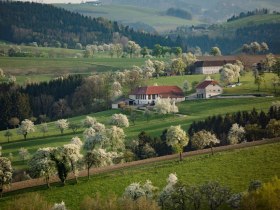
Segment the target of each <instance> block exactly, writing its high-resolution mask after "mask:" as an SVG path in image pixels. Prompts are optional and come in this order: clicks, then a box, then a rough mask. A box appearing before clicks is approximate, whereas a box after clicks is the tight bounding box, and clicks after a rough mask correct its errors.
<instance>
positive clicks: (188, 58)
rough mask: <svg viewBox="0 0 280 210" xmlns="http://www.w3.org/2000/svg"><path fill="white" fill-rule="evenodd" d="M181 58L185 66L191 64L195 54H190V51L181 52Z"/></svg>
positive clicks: (194, 59) (194, 60) (195, 59)
mask: <svg viewBox="0 0 280 210" xmlns="http://www.w3.org/2000/svg"><path fill="white" fill-rule="evenodd" d="M182 59H183V61H184V63H185V64H186V66H187V67H189V66H191V65H193V64H194V63H195V62H196V61H197V58H196V56H195V55H194V54H192V53H191V52H188V53H183V54H182Z"/></svg>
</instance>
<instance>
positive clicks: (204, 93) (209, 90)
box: [196, 78, 223, 98]
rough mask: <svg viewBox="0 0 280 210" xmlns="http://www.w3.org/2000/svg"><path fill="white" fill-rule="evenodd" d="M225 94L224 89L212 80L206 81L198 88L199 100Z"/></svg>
mask: <svg viewBox="0 0 280 210" xmlns="http://www.w3.org/2000/svg"><path fill="white" fill-rule="evenodd" d="M222 93H223V88H222V87H221V86H220V85H219V83H218V82H217V81H215V80H212V79H211V78H207V79H205V80H204V81H203V82H201V83H200V84H198V85H197V86H196V97H197V98H210V97H212V96H216V95H220V94H222Z"/></svg>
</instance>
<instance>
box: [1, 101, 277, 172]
mask: <svg viewBox="0 0 280 210" xmlns="http://www.w3.org/2000/svg"><path fill="white" fill-rule="evenodd" d="M277 99H278V98H248V99H244V98H243V99H211V100H198V101H185V102H183V103H180V104H179V105H178V106H179V110H180V114H182V115H181V116H168V117H165V118H163V117H161V116H157V115H154V116H152V117H151V119H150V121H149V122H147V121H146V119H145V118H144V116H143V115H142V113H141V112H140V113H139V114H138V116H137V119H136V122H135V123H136V124H135V125H132V124H131V125H130V127H129V128H125V129H124V131H125V134H126V136H127V140H131V139H135V138H137V135H138V134H139V133H140V132H141V131H145V132H147V133H149V134H150V135H152V136H160V134H161V133H162V131H163V130H164V129H166V128H168V127H169V126H171V125H182V127H183V128H184V129H188V127H189V126H190V124H191V123H192V122H193V121H195V120H202V119H205V118H206V117H208V116H212V115H217V114H226V113H232V112H236V111H239V110H240V111H243V110H252V109H253V108H254V107H255V108H256V109H257V110H259V111H260V110H264V111H267V110H268V108H269V107H270V105H271V103H272V102H273V101H276V100H277ZM117 112H119V111H118V110H110V111H105V112H99V113H95V114H91V116H94V117H96V118H97V120H98V121H99V122H102V123H105V124H106V126H108V119H109V117H110V116H111V115H112V114H114V113H117ZM83 119H85V116H79V117H74V118H71V119H68V120H69V121H70V122H76V123H81V121H82V120H83ZM48 127H49V132H48V133H46V136H45V137H43V134H42V133H41V132H40V125H37V126H36V132H35V133H30V134H28V136H27V141H24V140H23V136H22V135H18V134H17V133H16V130H15V129H13V130H11V132H12V133H13V137H12V140H11V142H10V143H7V139H6V138H5V137H4V132H5V131H1V132H0V142H1V146H2V147H3V155H4V156H8V155H9V153H13V155H14V160H13V163H14V166H15V167H16V168H22V167H24V163H23V162H22V161H20V160H19V157H18V150H19V149H20V148H21V147H24V148H26V149H28V150H29V152H30V153H34V152H35V151H36V150H37V149H38V148H40V147H49V146H59V145H63V144H65V143H68V142H69V141H70V139H71V138H72V137H74V136H80V137H82V132H83V130H84V128H81V129H79V131H78V133H77V134H73V132H72V131H71V130H65V132H64V134H63V135H61V134H60V131H59V130H58V129H57V128H55V125H54V122H51V123H49V124H48Z"/></svg>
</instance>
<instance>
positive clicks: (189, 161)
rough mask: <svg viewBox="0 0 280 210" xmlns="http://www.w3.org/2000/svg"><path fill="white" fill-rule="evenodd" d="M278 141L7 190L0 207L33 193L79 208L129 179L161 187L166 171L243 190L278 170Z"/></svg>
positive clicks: (192, 181) (184, 179) (116, 189)
mask: <svg viewBox="0 0 280 210" xmlns="http://www.w3.org/2000/svg"><path fill="white" fill-rule="evenodd" d="M279 150H280V143H274V144H268V145H262V146H256V147H250V148H245V149H238V150H231V151H226V152H219V153H215V154H214V156H212V155H200V156H194V157H186V158H185V159H184V160H183V162H179V161H176V160H172V161H162V162H157V163H153V164H148V165H144V166H136V167H132V168H127V169H121V170H117V171H113V172H108V173H104V174H99V175H94V176H92V177H91V179H90V181H87V180H86V179H85V178H80V179H79V183H78V184H73V183H71V184H67V185H66V186H64V187H61V186H60V184H56V185H53V186H52V188H51V189H47V188H46V187H45V186H42V187H36V188H31V189H26V190H21V191H18V192H14V193H8V194H6V195H4V198H2V202H1V203H0V208H1V209H2V208H4V209H5V206H6V205H7V202H9V201H14V202H16V201H15V200H14V196H15V195H19V194H21V195H22V194H27V193H29V192H37V193H39V194H41V195H42V196H43V197H45V198H46V200H47V201H49V202H51V203H55V202H56V203H60V202H61V201H62V200H63V201H64V202H65V204H66V206H67V208H69V209H71V210H74V209H75V210H76V209H79V205H80V203H81V202H82V200H83V198H84V197H85V196H91V197H93V196H94V195H95V194H96V193H97V192H99V193H100V194H101V196H108V194H110V193H115V194H117V195H118V196H121V195H122V193H123V192H124V189H125V187H126V186H128V185H129V184H131V183H132V182H141V183H143V182H145V180H147V179H149V180H151V181H152V183H153V184H154V185H155V186H157V187H159V190H161V189H162V188H163V187H164V186H165V185H166V178H167V177H168V175H169V174H170V173H176V174H177V177H178V179H179V180H180V181H182V182H184V183H187V184H190V185H194V184H199V185H200V184H203V183H204V182H207V181H210V180H214V181H219V182H220V183H221V184H223V185H226V186H228V187H230V188H231V189H232V192H234V193H237V192H242V191H246V190H247V188H248V184H249V182H250V181H252V180H260V181H262V182H267V181H269V180H271V178H273V177H274V176H276V175H279V173H280V162H279V159H280V153H279ZM68 183H69V182H68Z"/></svg>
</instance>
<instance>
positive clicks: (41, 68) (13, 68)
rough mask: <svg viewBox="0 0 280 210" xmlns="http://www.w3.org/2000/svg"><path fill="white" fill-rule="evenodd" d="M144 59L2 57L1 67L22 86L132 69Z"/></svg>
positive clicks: (0, 59) (141, 63)
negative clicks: (31, 82) (65, 76)
mask: <svg viewBox="0 0 280 210" xmlns="http://www.w3.org/2000/svg"><path fill="white" fill-rule="evenodd" d="M145 60H146V59H143V58H116V57H114V58H108V57H99V56H96V57H93V58H34V57H0V66H1V68H2V69H3V70H4V72H5V74H6V75H8V74H11V75H14V76H16V77H17V79H18V82H19V83H21V84H22V82H24V81H25V80H26V79H27V78H31V79H32V81H33V82H34V81H37V82H39V81H43V80H49V79H52V78H55V77H57V76H60V75H64V74H85V75H90V74H91V73H101V72H109V71H117V70H120V71H121V70H124V69H130V68H131V67H132V66H134V65H137V66H141V65H143V64H144V63H145Z"/></svg>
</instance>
